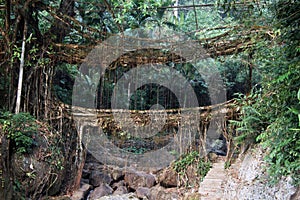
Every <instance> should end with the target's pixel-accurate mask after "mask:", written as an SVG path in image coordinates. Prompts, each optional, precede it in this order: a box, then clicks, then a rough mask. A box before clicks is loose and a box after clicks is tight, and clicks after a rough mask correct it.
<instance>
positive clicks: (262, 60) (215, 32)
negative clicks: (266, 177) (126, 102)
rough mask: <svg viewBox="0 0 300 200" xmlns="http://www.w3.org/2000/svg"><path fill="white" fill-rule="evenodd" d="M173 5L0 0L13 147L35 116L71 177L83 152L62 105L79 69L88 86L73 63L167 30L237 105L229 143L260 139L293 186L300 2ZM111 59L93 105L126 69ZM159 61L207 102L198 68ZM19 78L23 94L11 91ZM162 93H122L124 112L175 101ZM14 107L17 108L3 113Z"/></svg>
mask: <svg viewBox="0 0 300 200" xmlns="http://www.w3.org/2000/svg"><path fill="white" fill-rule="evenodd" d="M176 2H177V3H176ZM176 2H174V1H171V0H160V1H157V0H146V1H141V0H133V1H125V0H121V1H120V0H110V1H108V0H100V1H99V0H89V1H84V0H60V1H52V0H43V1H32V0H26V1H25V0H21V1H16V2H13V3H12V1H9V0H0V33H1V34H0V96H1V98H0V109H1V110H2V111H3V112H2V113H6V114H2V116H1V124H2V126H5V130H6V131H7V133H6V137H7V138H8V139H10V140H11V141H12V144H13V145H14V150H15V151H16V152H18V153H28V152H30V150H31V149H32V147H34V145H35V140H34V139H33V138H32V136H34V133H35V128H36V127H35V123H34V120H35V119H36V120H41V121H45V122H47V123H48V124H49V125H50V126H51V128H52V129H53V130H56V131H58V132H59V134H57V135H59V136H60V137H61V138H60V139H61V141H63V142H62V143H63V144H65V146H64V150H65V151H63V152H64V157H65V160H64V164H60V165H62V168H65V169H69V170H70V171H67V172H66V173H65V174H68V173H69V174H73V175H74V177H75V178H73V179H76V178H78V177H77V176H75V175H76V174H78V173H77V171H78V170H80V167H81V166H80V165H81V164H82V163H80V161H82V160H84V159H82V158H81V157H80V156H83V154H84V153H83V152H81V146H80V145H81V144H80V138H78V136H77V132H76V131H74V129H75V128H74V125H73V124H72V119H70V117H69V116H68V114H67V113H64V112H63V108H64V104H72V88H73V85H74V80H75V77H76V76H77V75H78V74H80V75H83V76H84V78H85V79H86V81H87V83H91V82H90V80H91V79H92V77H89V76H88V75H86V74H87V73H85V72H82V71H80V64H81V63H83V62H84V59H85V58H86V56H87V55H88V53H89V52H90V51H91V50H92V49H94V48H95V46H96V45H97V44H100V43H101V42H103V41H104V40H105V39H107V38H109V37H110V36H113V35H116V34H119V33H122V32H124V31H130V30H134V29H135V28H149V29H151V28H153V27H156V26H158V27H167V28H169V29H171V30H175V31H178V32H180V33H183V34H186V35H187V36H189V37H190V38H191V39H192V40H193V41H194V42H197V43H199V44H201V46H202V47H203V48H204V49H205V51H206V52H207V55H209V56H210V57H211V58H213V59H214V65H215V66H216V68H217V69H218V71H219V73H220V74H221V77H222V79H223V81H224V84H225V85H226V88H227V98H228V99H232V98H235V97H237V98H238V97H240V98H238V100H237V101H236V102H238V106H240V107H241V116H240V120H236V121H235V122H233V123H235V125H236V126H237V127H238V129H237V130H236V131H237V136H239V137H238V138H237V141H238V142H244V141H246V140H247V141H249V140H250V141H251V142H256V143H261V144H263V145H264V146H265V147H266V149H267V152H268V155H267V158H266V159H267V161H268V164H269V172H270V175H271V177H273V180H274V181H276V180H278V179H279V178H280V177H281V176H286V175H291V176H292V177H293V178H294V180H295V183H296V184H299V183H300V181H299V180H300V177H299V176H300V175H299V174H300V173H299V171H300V144H299V141H300V131H299V129H300V127H299V125H300V124H299V123H300V122H299V110H300V108H299V100H298V99H299V92H298V91H299V88H300V82H299V80H300V77H299V76H300V63H299V58H300V55H299V54H300V42H299V41H300V35H299V21H300V13H299V10H300V2H299V1H298V0H277V1H227V0H224V1H223V0H219V1H214V0H199V1H198V0H197V1H196V0H195V1H191V0H179V1H176ZM175 4H176V5H175ZM23 44H24V45H23ZM197 64H201V63H197ZM202 64H203V63H202ZM22 65H23V66H22ZM116 65H117V66H116V68H114V69H111V70H107V71H106V72H105V75H104V76H103V80H101V81H102V82H101V81H99V85H98V86H96V87H95V88H102V89H103V91H102V93H101V91H100V90H98V91H97V92H98V100H99V102H97V106H98V108H109V107H110V101H111V94H112V92H113V87H114V85H115V83H116V81H117V80H118V79H119V78H120V77H121V76H122V74H124V72H126V70H125V69H124V66H123V65H122V64H120V63H117V64H116ZM167 65H168V66H170V67H174V68H175V69H176V70H177V71H178V73H181V74H183V75H184V76H185V78H186V79H187V80H188V81H189V82H190V83H191V84H192V86H193V89H194V90H195V93H196V94H197V97H198V98H199V99H204V101H203V102H201V103H200V105H209V104H210V102H209V99H207V86H206V84H205V82H203V79H202V77H201V74H197V70H196V67H197V65H195V66H193V65H191V64H190V63H184V64H174V63H172V62H171V61H170V62H169V63H167ZM131 67H136V66H131ZM21 68H24V74H23V76H22V77H21V76H20V71H21ZM157 75H158V76H159V75H160V74H157ZM141 76H146V74H141ZM20 78H21V79H23V84H22V87H21V89H22V90H19V88H18V84H19V83H20V81H18V80H19V79H20ZM92 84H93V83H91V84H90V85H88V84H87V86H91V87H92ZM101 84H102V85H101ZM93 87H94V86H93ZM83 92H84V91H83ZM167 92H168V91H167V88H164V87H161V86H159V85H146V86H145V87H142V88H139V90H137V91H136V93H135V94H133V95H132V96H131V98H130V103H131V105H130V109H140V110H142V109H148V108H150V107H151V106H152V105H153V104H156V103H162V102H164V106H165V107H166V108H174V107H175V108H176V107H178V102H177V101H176V100H173V96H172V94H171V93H168V94H167V95H166V93H167ZM237 93H240V94H239V95H238V94H237ZM17 94H20V97H21V102H20V105H17V103H16V97H17V96H18V95H17ZM161 94H163V95H161ZM297 94H298V98H297ZM171 97H172V98H171ZM199 101H200V100H199ZM17 106H19V107H20V111H21V112H20V113H19V114H17V115H12V114H7V112H6V111H9V112H10V113H12V112H13V111H14V110H15V108H16V107H17ZM25 113H30V115H29V114H25ZM20 121H26V122H27V124H29V126H24V125H22V123H20ZM25 124H26V123H25ZM54 132H55V131H54ZM72 148H75V149H72ZM80 153H81V154H80ZM79 154H80V155H79ZM189 159H190V158H189ZM191 159H194V158H191ZM197 159H198V158H197ZM181 162H189V160H185V161H181ZM178 167H179V168H180V162H178ZM204 168H205V170H207V169H208V168H207V166H204ZM62 177H63V176H62ZM70 177H71V176H70V175H68V176H65V178H64V180H63V181H64V182H63V185H64V187H65V188H64V189H62V191H64V192H66V191H67V190H69V191H70V190H72V188H73V187H76V184H77V185H78V183H79V182H78V180H69V179H71V178H70ZM74 185H75V186H74Z"/></svg>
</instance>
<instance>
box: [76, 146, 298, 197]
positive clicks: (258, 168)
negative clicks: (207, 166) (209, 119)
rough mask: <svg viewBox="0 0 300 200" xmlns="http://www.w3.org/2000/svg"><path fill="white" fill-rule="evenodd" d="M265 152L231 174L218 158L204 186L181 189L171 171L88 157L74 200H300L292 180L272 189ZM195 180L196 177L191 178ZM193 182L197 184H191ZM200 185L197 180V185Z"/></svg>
mask: <svg viewBox="0 0 300 200" xmlns="http://www.w3.org/2000/svg"><path fill="white" fill-rule="evenodd" d="M263 156H264V152H263V150H262V149H261V148H259V147H257V148H254V149H251V150H249V151H248V152H247V153H246V154H245V155H243V156H242V157H240V158H238V159H237V161H236V162H235V163H234V164H233V165H232V166H231V167H230V168H229V169H227V170H225V169H224V157H220V156H218V157H215V162H214V163H213V167H212V168H211V170H210V171H209V172H208V174H207V175H206V177H205V178H204V180H203V181H202V182H201V183H200V185H197V184H195V185H189V187H179V186H180V184H181V183H182V182H181V180H180V177H179V176H178V174H176V173H175V172H174V171H173V170H172V169H171V168H166V169H161V170H156V171H155V170H152V171H151V170H149V171H147V172H142V171H138V170H136V169H134V168H133V167H128V168H126V169H121V168H115V167H110V166H103V165H102V164H101V163H99V162H98V161H97V160H95V159H93V157H92V156H90V155H89V156H88V158H87V163H86V165H85V167H84V171H83V175H82V186H81V188H80V189H79V190H78V191H76V192H75V193H74V194H73V195H72V196H71V199H72V200H82V199H84V200H85V199H89V200H119V199H120V200H121V199H122V200H126V199H128V200H129V199H132V200H134V199H136V200H138V199H144V200H196V199H197V200H198V199H202V200H260V199H261V200H268V199H269V200H274V199H278V200H299V199H300V190H299V187H298V188H297V187H294V186H293V185H292V184H291V177H286V178H283V179H282V180H281V181H280V182H279V183H278V184H277V185H273V186H272V185H270V184H269V182H268V179H267V174H266V171H265V163H264V161H263ZM190 177H192V176H190ZM190 181H191V182H193V180H190ZM197 181H198V183H199V182H200V180H197V179H195V180H194V183H195V182H197Z"/></svg>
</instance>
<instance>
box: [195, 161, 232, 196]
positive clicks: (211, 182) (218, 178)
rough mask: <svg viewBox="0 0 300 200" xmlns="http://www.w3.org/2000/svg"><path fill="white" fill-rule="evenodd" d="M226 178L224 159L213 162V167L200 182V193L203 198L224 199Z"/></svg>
mask: <svg viewBox="0 0 300 200" xmlns="http://www.w3.org/2000/svg"><path fill="white" fill-rule="evenodd" d="M225 180H226V172H225V169H224V161H222V160H219V161H218V162H216V163H213V166H212V168H211V169H210V171H209V172H208V173H207V175H206V176H205V178H204V180H203V181H202V182H201V184H200V188H199V193H200V199H201V200H224V198H223V192H224V186H223V183H224V181H225Z"/></svg>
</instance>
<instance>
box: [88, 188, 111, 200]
mask: <svg viewBox="0 0 300 200" xmlns="http://www.w3.org/2000/svg"><path fill="white" fill-rule="evenodd" d="M112 192H113V189H112V188H111V187H109V185H107V184H101V185H100V186H99V187H96V188H95V189H94V190H93V192H91V195H90V196H89V199H90V200H97V199H99V198H100V197H103V196H108V195H111V194H112Z"/></svg>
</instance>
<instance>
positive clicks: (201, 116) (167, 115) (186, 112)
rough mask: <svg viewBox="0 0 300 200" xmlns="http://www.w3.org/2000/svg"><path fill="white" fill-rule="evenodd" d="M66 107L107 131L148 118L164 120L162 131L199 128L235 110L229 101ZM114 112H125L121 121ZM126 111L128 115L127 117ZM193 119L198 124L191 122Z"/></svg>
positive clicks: (138, 122) (139, 124) (141, 124)
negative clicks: (188, 105)
mask: <svg viewBox="0 0 300 200" xmlns="http://www.w3.org/2000/svg"><path fill="white" fill-rule="evenodd" d="M68 109H71V110H72V115H73V116H74V117H75V118H76V119H77V120H78V121H81V120H83V121H84V122H85V124H89V123H90V125H93V126H95V125H98V126H101V127H102V128H103V129H105V130H107V131H108V132H118V131H121V130H122V129H123V128H126V127H127V126H132V121H133V122H134V123H135V124H136V125H138V126H146V125H148V124H149V123H151V121H159V120H165V124H164V128H163V130H169V129H170V128H175V127H178V126H181V127H191V126H197V127H199V125H201V124H207V126H209V122H210V121H211V120H213V121H219V122H220V123H221V122H222V121H227V119H228V118H231V117H233V114H234V112H235V111H234V109H233V101H232V100H230V101H227V102H224V103H221V104H216V105H211V106H204V107H195V108H179V109H167V110H124V109H90V108H82V107H76V106H73V107H72V108H70V107H69V108H68ZM115 114H117V115H119V116H122V115H124V118H122V119H121V122H116V120H115V117H114V115H115ZM128 114H129V115H130V117H129V118H128V117H126V116H128ZM195 119H196V120H195ZM193 122H196V123H198V124H192V123H193Z"/></svg>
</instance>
